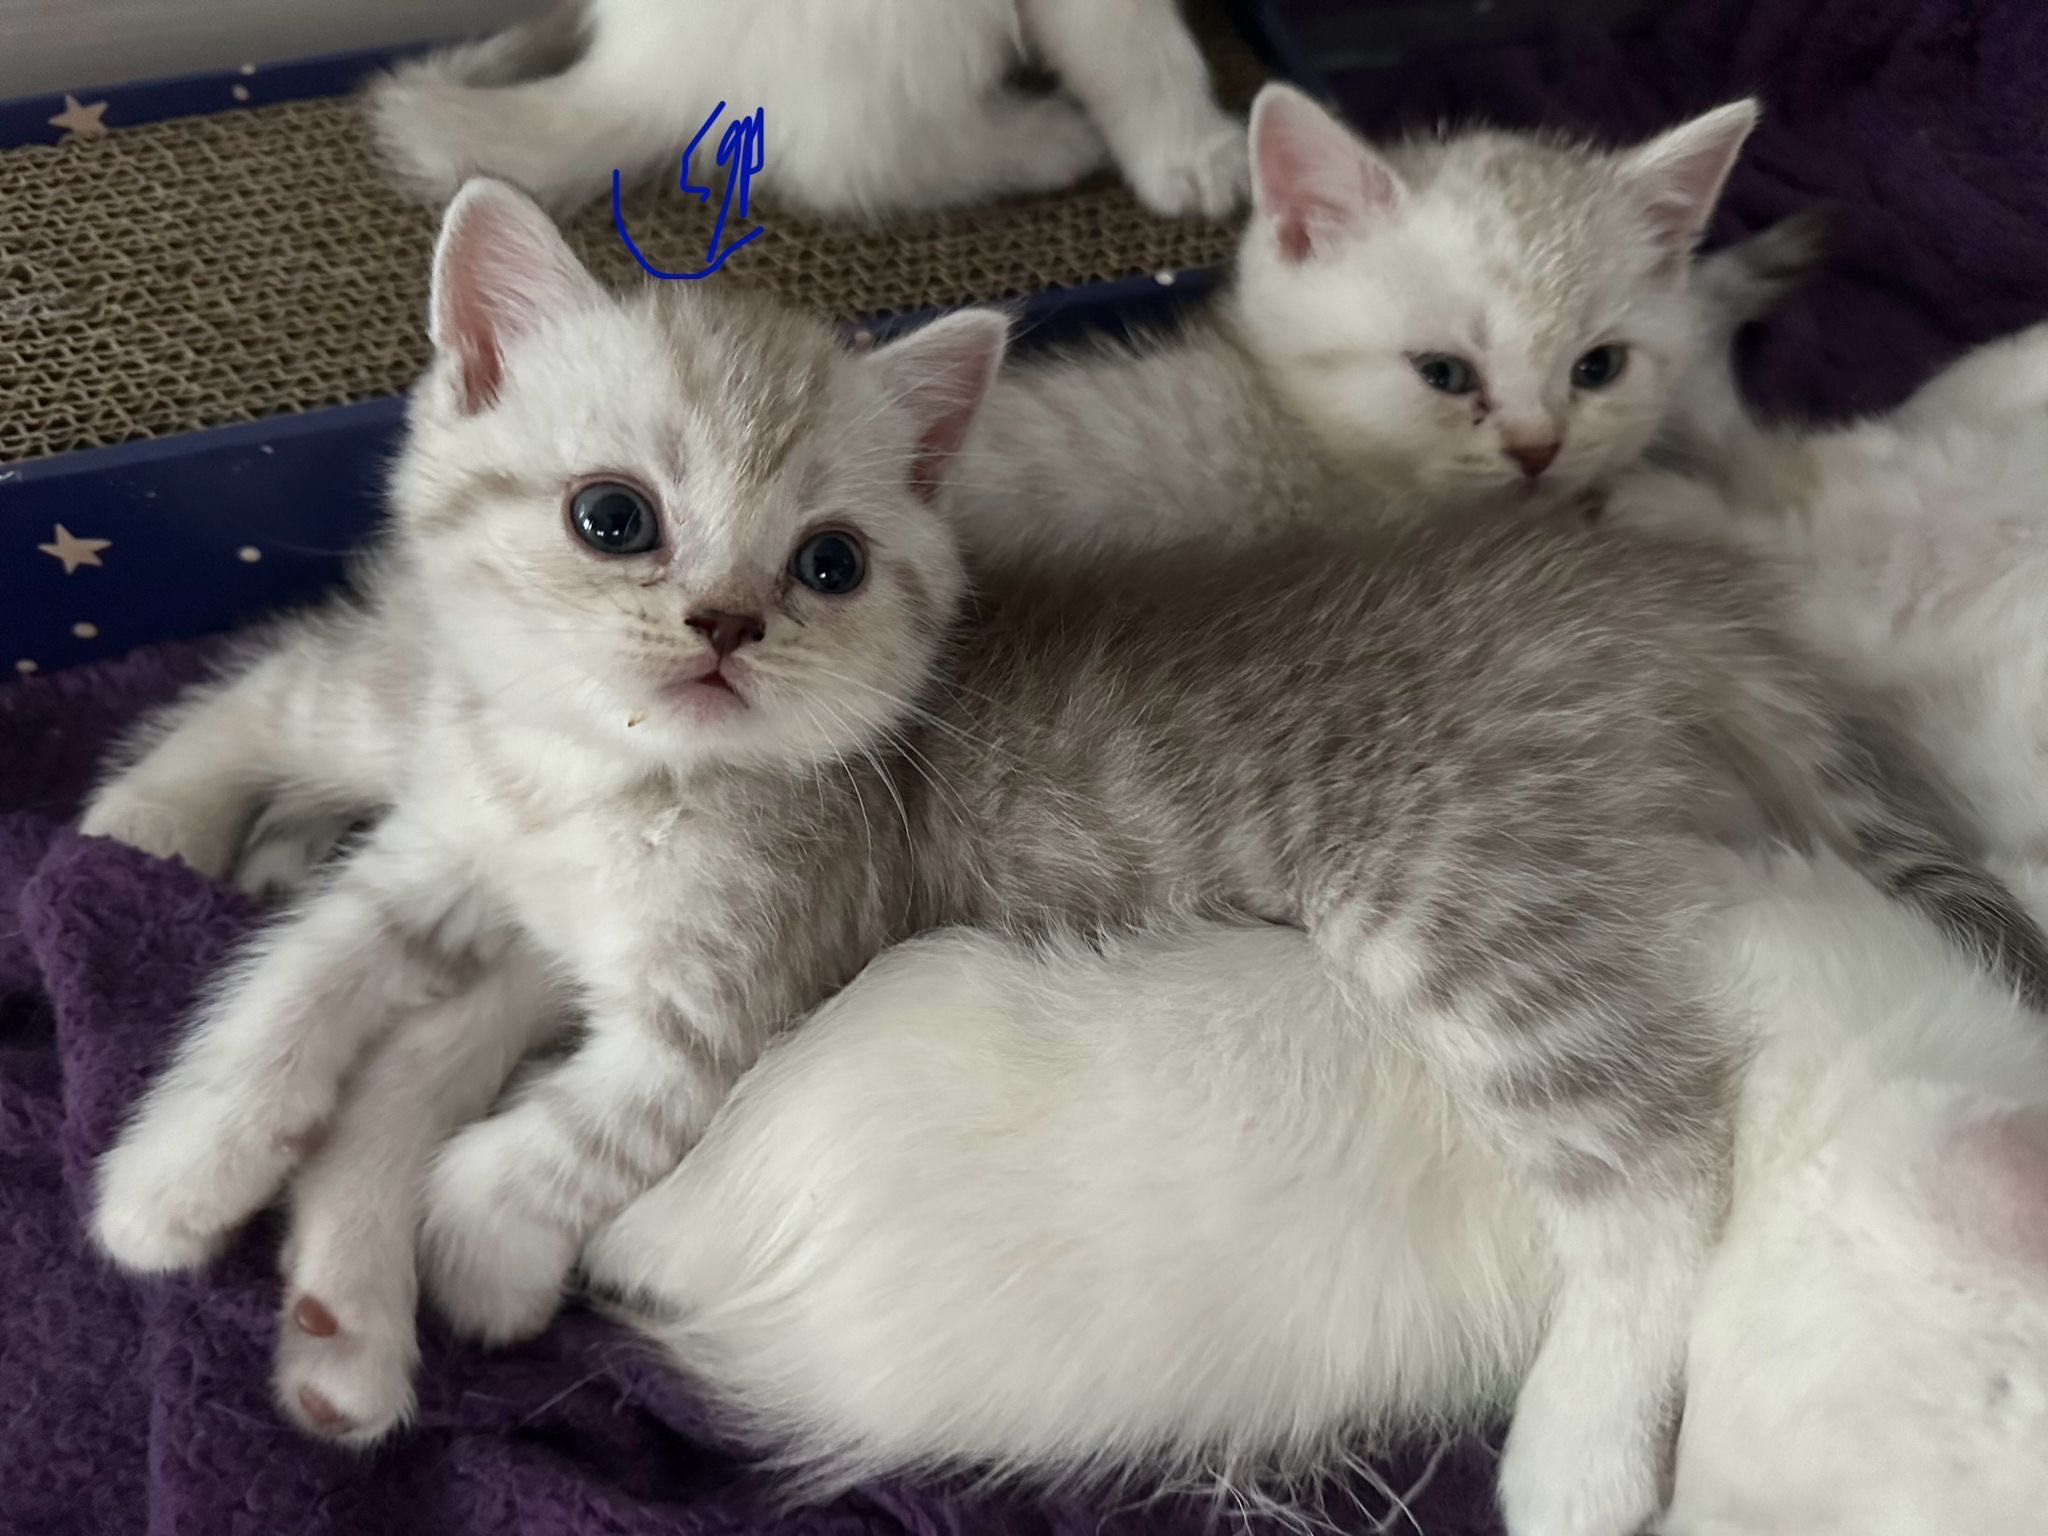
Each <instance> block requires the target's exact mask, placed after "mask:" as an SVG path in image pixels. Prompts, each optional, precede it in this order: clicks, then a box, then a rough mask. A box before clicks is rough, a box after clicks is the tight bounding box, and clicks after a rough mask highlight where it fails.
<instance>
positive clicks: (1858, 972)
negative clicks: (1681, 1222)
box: [585, 858, 2048, 1536]
mask: <svg viewBox="0 0 2048 1536" xmlns="http://www.w3.org/2000/svg"><path fill="white" fill-rule="evenodd" d="M2033 888H2034V890H2035V893H2036V897H2037V904H2036V910H2037V911H2048V903H2043V902H2042V901H2040V900H2039V898H2048V879H2044V878H2043V877H2041V876H2040V875H2039V874H2038V873H2036V875H2035V876H2034V880H2033ZM1723 896H1724V903H1725V904H1724V905H1722V906H1720V907H1718V908H1717V910H1716V911H1715V912H1714V913H1713V914H1712V915H1711V916H1710V917H1708V918H1707V919H1706V921H1705V923H1704V924H1703V927H1702V929H1701V934H1700V937H1701V939H1702V943H1703V948H1704V950H1705V951H1706V953H1707V954H1708V956H1709V957H1710V961H1711V964H1712V966H1713V972H1714V977H1715V980H1716V981H1717V983H1719V984H1720V985H1721V986H1723V987H1724V988H1726V989H1727V995H1728V998H1729V1001H1730V1004H1731V1006H1734V1007H1736V1008H1739V1009H1740V1010H1741V1011H1742V1012H1743V1013H1745V1014H1747V1015H1748V1016H1749V1017H1751V1018H1752V1019H1753V1020H1754V1021H1755V1025H1756V1030H1757V1033H1756V1038H1755V1040H1754V1057H1753V1059H1752V1060H1751V1061H1750V1063H1749V1064H1748V1065H1747V1066H1746V1068H1745V1070H1744V1072H1743V1074H1742V1080H1741V1088H1740V1094H1739V1097H1738V1099H1737V1109H1736V1126H1737V1130H1736V1149H1737V1160H1736V1176H1735V1180H1734V1185H1733V1190H1732V1204H1731V1212H1730V1216H1729V1219H1728V1223H1727V1226H1726V1229H1725V1232H1724V1234H1723V1236H1722V1238H1721V1240H1720V1242H1719V1244H1718V1245H1717V1247H1716V1249H1715V1252H1714V1254H1713V1257H1712V1261H1711V1264H1710V1265H1709V1267H1708V1269H1707V1273H1706V1277H1705V1281H1704V1286H1703V1289H1702V1292H1701V1294H1700V1297H1699V1299H1698V1302H1697V1304H1696V1306H1695V1308H1694V1311H1693V1316H1692V1323H1691V1332H1690V1340H1689V1346H1688V1353H1687V1377H1688V1386H1687V1394H1686V1401H1685V1412H1684V1427H1683V1432H1682V1435H1681V1438H1680V1441H1679V1447H1678V1460H1677V1478H1676V1499H1675V1502H1674V1503H1673V1505H1672V1507H1671V1508H1670V1510H1669V1511H1668V1512H1667V1513H1666V1514H1665V1516H1664V1517H1663V1519H1662V1520H1661V1521H1660V1522H1658V1523H1657V1525H1656V1529H1657V1530H1659V1531H1661V1532H1663V1533H1665V1536H1869V1533H1871V1532H1876V1531H1884V1532H1899V1533H1906V1532H1927V1531H1937V1530H1944V1531H1945V1530H1954V1531H1959V1532H1960V1531H1968V1532H1971V1533H1975V1536H2026V1533H2028V1532H2031V1531H2032V1530H2034V1529H2035V1527H2036V1523H2037V1521H2038V1518H2039V1511H2040V1509H2041V1508H2042V1505H2043V1500H2044V1499H2048V1410H2044V1406H2043V1405H2044V1403H2048V1194H2044V1189H2048V1031H2044V1028H2043V1021H2042V1019H2041V1018H2040V1016H2039V1015H2037V1014H2034V1013H2032V1012H2029V1011H2027V1010H2024V1009H2021V1008H2019V1007H2016V1006H2015V1004H2014V1003H2013V1001H2012V998H2011V996H2010V994H2009V993H2008V992H2007V991H2006V989H2004V988H2003V987H2001V986H1999V985H1997V984H1995V983H1994V982H1993V981H1992V980H1991V979H1990V978H1988V977H1987V976H1986V975H1985V974H1984V973H1982V972H1981V971H1980V970H1977V969H1976V968H1974V967H1972V966H1970V965H1969V964H1968V963H1967V962H1965V961H1964V960H1962V959H1961V957H1959V956H1958V955H1957V954H1956V953H1955V952H1954V951H1953V950H1952V949H1949V948H1948V947H1946V946H1944V945H1942V944H1941V943H1940V942H1939V940H1938V939H1936V938H1935V936H1934V935H1933V934H1932V933H1931V932H1930V931H1929V930H1928V929H1927V928H1926V926H1925V925H1924V924H1921V923H1918V922H1915V921H1914V920H1913V919H1912V917H1911V915H1910V914H1908V913H1906V912H1904V911H1903V910H1901V909H1900V908H1899V907H1897V906H1896V905H1895V904H1890V903H1886V902H1884V901H1883V900H1881V899H1879V898H1878V897H1877V896H1875V895H1874V893H1872V892H1871V891H1870V889H1869V887H1868V886H1867V884H1865V883H1864V882H1862V881H1861V880H1859V879H1858V878H1856V877H1855V876H1854V875H1853V874H1852V873H1850V872H1849V871H1848V870H1847V869H1846V868H1845V867H1843V866H1841V865H1839V864H1837V863H1834V862H1833V861H1831V860H1826V859H1823V860H1820V861H1817V862H1814V863H1811V864H1809V863H1806V862H1803V861H1800V860H1796V859H1789V858H1779V859H1776V860H1773V861H1769V862H1766V863H1763V864H1759V865H1756V866H1750V867H1743V866H1735V867H1731V869H1730V870H1729V884H1728V886H1727V888H1726V889H1725V891H1724V893H1723ZM1317 973H1318V965H1317V955H1316V953H1315V950H1314V947H1313V946H1312V945H1311V944H1310V943H1309V942H1308V941H1307V940H1306V939H1304V938H1303V937H1302V936H1301V935H1299V934H1296V933H1292V932H1288V931H1285V930H1278V929H1271V928H1266V929H1244V928H1229V927H1205V928H1199V929H1192V930H1188V929H1181V930H1175V931H1172V932H1162V933H1157V934H1152V935H1147V936H1143V937H1139V938H1134V939H1131V940H1127V941H1120V942H1117V943H1114V944H1111V945H1109V946H1106V947H1104V948H1101V949H1098V950H1089V949H1082V948H1079V947H1076V946H1072V945H1068V944H1054V945H1050V946H1047V947H1046V948H1044V949H1042V950H1039V951H1032V950H1028V949H1023V948H1020V947H1018V946H1016V945H1014V944H1010V943H1007V942H1005V941H1003V940H1001V939H999V938H996V937H994V936H992V935H987V934H976V933H972V932H969V931H965V930H958V931H952V932H948V933H945V934H941V935H935V936H933V937H931V938H927V939H923V940H920V941H918V942H916V943H914V944H909V945H904V946H901V947H899V948H898V949H896V950H895V951H893V952H892V953H891V954H890V955H888V956H887V957H886V958H885V959H883V960H882V961H880V962H878V963H877V964H876V965H874V966H872V967H871V968H870V969H869V970H868V971H867V972H866V973H864V974H863V975H862V977H861V978H860V980H858V981H857V982H856V983H854V985H853V986H851V987H849V988H848V989H847V990H846V991H844V992H842V993H841V994H840V995H839V996H838V997H837V998H835V999H834V1000H833V1001H832V1002H831V1003H829V1004H828V1005H826V1007H825V1008H823V1009H821V1010H820V1011H819V1012H818V1013H817V1014H816V1015H814V1016H813V1018H812V1019H811V1020H810V1021H809V1022H808V1023H807V1024H806V1025H805V1027H804V1028H803V1029H802V1030H801V1031H799V1032H797V1033H795V1034H794V1035H792V1036H790V1037H788V1038H787V1039H786V1040H785V1041H783V1042H781V1043H779V1044H778V1045H777V1046H776V1047H775V1048H774V1050H773V1051H771V1052H770V1054H769V1056H768V1057H767V1058H766V1059H765V1060H764V1061H763V1062H762V1063H761V1064H760V1066H758V1067H757V1068H756V1069H755V1070H754V1072H752V1073H751V1074H749V1076H748V1078H747V1079H746V1081H745V1082H743V1083H742V1084H741V1085H740V1088H739V1090H738V1091H737V1092H736V1093H735V1095H734V1096H733V1098H732V1100H731V1101H730V1102H729V1103H728V1105H727V1106H726V1108H725V1109H724V1110H723V1111H722V1112H721V1114H720V1116H719V1118H718V1119H717V1120H716V1121H715V1122H714V1124H713V1126H712V1128H711V1130H710V1132H709V1133H708V1134H707V1135H706V1137H705V1139H704V1141H703V1142H702V1143H701V1144H700V1145H699V1146H698V1147H697V1148H696V1150H694V1151H693V1152H692V1153H691V1154H690V1156H689V1157H688V1158H686V1159H685V1160H684V1161H683V1163H682V1165H681V1167H680V1168H679V1169H678V1170H677V1171H676V1172H675V1173H674V1174H672V1175H671V1176H670V1177H669V1178H668V1179H667V1180H665V1181H664V1182H663V1183H662V1185H661V1186H659V1187H658V1188H657V1189H655V1190H653V1191H651V1192H649V1193H648V1194H646V1195H644V1196H642V1197H641V1198H640V1200H638V1201H637V1202H635V1204H634V1205H633V1206H632V1207H631V1208H629V1209H628V1211H627V1212H626V1214H625V1215H624V1216H622V1217H621V1218H620V1219H619V1220H618V1221H617V1222H615V1223H614V1224H613V1225H612V1226H611V1227H610V1228H609V1229H607V1230H606V1231H605V1232H604V1233H602V1234H601V1235H600V1236H599V1237H598V1238H597V1239H596V1240H595V1242H593V1244H592V1245H591V1247H590V1248H589V1249H588V1250H587V1252H586V1255H585V1267H586V1269H587V1271H588V1272H589V1274H590V1276H591V1278H592V1280H593V1282H594V1283H595V1284H596V1285H597V1286H598V1287H599V1288H600V1289H601V1290H603V1291H605V1292H607V1293H610V1294H611V1295H612V1296H613V1297H614V1298H615V1302H614V1305H615V1306H616V1308H617V1310H619V1311H620V1312H621V1313H622V1314H623V1315H624V1316H626V1317H627V1318H628V1319H629V1320H630V1321H633V1322H635V1323H636V1324H637V1325H638V1326H640V1327H642V1328H644V1329H646V1330H647V1331H648V1332H649V1333H650V1334H651V1335H652V1336H653V1337H654V1338H656V1339H657V1340H659V1341H660V1342H661V1343H662V1344H664V1345H665V1346H666V1347H667V1348H669V1349H670V1350H671V1351H672V1352H673V1354H674V1356H675V1358H676V1359H677V1360H678V1362H679V1363H680V1364H681V1365H682V1366H683V1368H684V1369H685V1370H686V1371H687V1372H688V1373H689V1374H690V1375H692V1376H693V1377H695V1378H697V1379H698V1380H700V1381H702V1382H703V1383H705V1384H706V1385H707V1386H709V1387H711V1388H712V1389H713V1390H714V1391H715V1393H716V1394H717V1395H718V1396H719V1397H720V1398H721V1399H722V1400H723V1401H725V1402H726V1403H728V1404H730V1405H731V1406H732V1407H733V1408H734V1409H736V1410H737V1411H739V1412H741V1413H744V1414H745V1415H747V1416H748V1417H750V1418H751V1420H752V1421H753V1423H754V1424H755V1425H756V1427H757V1428H758V1429H759V1430H760V1431H761V1432H762V1433H763V1434H764V1435H766V1436H768V1437H770V1438H771V1439H773V1440H774V1441H776V1442H779V1443H781V1444H783V1445H785V1446H788V1447H791V1448H793V1454H794V1455H795V1456H796V1457H798V1458H799V1459H800V1460H801V1461H803V1462H806V1463H808V1464H810V1465H811V1466H813V1467H814V1468H816V1469H817V1471H818V1474H819V1476H820V1477H821V1478H824V1479H827V1480H837V1479H840V1478H852V1477H857V1476H861V1475H865V1474H867V1473H871V1472H874V1471H876V1470H879V1469H882V1468H892V1469H893V1468H898V1467H904V1466H929V1465H933V1464H947V1465H950V1464H953V1463H955V1462H956V1461H959V1460H961V1459H963V1458H965V1459H971V1460H973V1461H975V1462H977V1463H985V1464H989V1465H993V1466H996V1467H1004V1468H1011V1469H1017V1470H1025V1469H1029V1470H1032V1471H1043V1470H1044V1469H1046V1468H1048V1467H1051V1468H1060V1469H1068V1468H1073V1469H1085V1468H1089V1467H1092V1466H1102V1465H1112V1466H1122V1465H1127V1464H1140V1465H1143V1464H1147V1463H1153V1464H1157V1463H1160V1462H1164V1463H1166V1464H1168V1465H1176V1464H1179V1465H1188V1464H1192V1465H1193V1466H1196V1467H1199V1468H1203V1469H1209V1468H1221V1469H1224V1470H1225V1471H1227V1472H1228V1473H1230V1474H1231V1475H1232V1476H1233V1477H1236V1478H1242V1477H1247V1476H1252V1477H1255V1476H1256V1475H1257V1473H1258V1472H1259V1471H1260V1470H1261V1469H1262V1468H1263V1469H1266V1470H1268V1471H1271V1470H1273V1469H1275V1468H1276V1467H1277V1468H1281V1469H1288V1468H1293V1467H1296V1466H1299V1465H1302V1464H1306V1465H1309V1466H1315V1465H1320V1464H1323V1463H1324V1462H1325V1460H1326V1459H1327V1458H1328V1457H1329V1455H1330V1453H1331V1452H1332V1450H1333V1448H1334V1447H1335V1446H1337V1445H1338V1444H1339V1443H1342V1444H1345V1445H1347V1446H1348V1447H1350V1448H1351V1449H1353V1450H1355V1449H1357V1448H1358V1447H1359V1446H1360V1445H1361V1444H1363V1445H1367V1446H1369V1445H1370V1443H1371V1441H1372V1440H1373V1438H1375V1437H1376V1436H1377V1435H1379V1434H1381V1433H1383V1432H1391V1433H1395V1434H1402V1435H1405V1434H1409V1433H1412V1432H1413V1431H1415V1430H1416V1429H1417V1428H1418V1427H1421V1426H1429V1425H1441V1426H1444V1427H1447V1428H1448V1427H1452V1426H1457V1425H1462V1424H1468V1423H1483V1422H1485V1421H1486V1420H1488V1419H1490V1418H1492V1417H1494V1416H1495V1415H1497V1414H1498V1413H1499V1412H1500V1411H1502V1410H1503V1409H1505V1407H1506V1406H1507V1404H1508V1403H1509V1402H1510V1400H1511V1398H1512V1395H1513V1392H1514V1388H1515V1384H1516V1382H1517V1381H1518V1380H1519V1379H1520V1377H1521V1375H1522V1373H1523V1372H1524V1371H1525V1370H1526V1369H1527V1367H1528V1364H1529V1362H1530V1360H1531V1358H1532V1357H1533V1355H1534V1353H1535V1351H1536V1348H1537V1345H1538V1341H1539V1340H1540V1339H1541V1337H1542V1335H1543V1330H1544V1327H1545V1323H1546V1318H1547V1316H1548V1311H1549V1305H1550V1298H1551V1296H1552V1294H1553V1287H1554V1285H1555V1272H1554V1267H1553V1265H1552V1262H1551V1260H1550V1257H1549V1254H1548V1251H1547V1247H1546V1243H1545V1234H1544V1231H1543V1227H1542V1223H1541V1222H1540V1221H1539V1220H1538V1219H1537V1216H1536V1211H1537V1209H1538V1207H1537V1205H1536V1204H1535V1202H1534V1201H1533V1200H1532V1198H1531V1191H1530V1190H1529V1188H1528V1186H1527V1182H1526V1179H1525V1178H1524V1177H1522V1176H1520V1175H1518V1173H1517V1172H1516V1170H1514V1169H1512V1168H1509V1167H1507V1166H1504V1165H1503V1163H1502V1162H1501V1160H1500V1159H1499V1158H1498V1157H1497V1156H1495V1155H1493V1154H1492V1153H1491V1152H1490V1151H1489V1150H1488V1148H1487V1146H1486V1143H1485V1140H1484V1138H1483V1137H1482V1136H1481V1135H1479V1134H1478V1127H1477V1126H1476V1125H1475V1124H1474V1123H1473V1121H1472V1118H1471V1116H1470V1115H1469V1113H1468V1111H1467V1109H1466V1107H1465V1106H1464V1105H1462V1104H1461V1103H1460V1102H1459V1101H1458V1100H1457V1099H1456V1098H1455V1097H1452V1096H1449V1095H1446V1094H1445V1093H1444V1092H1443V1091H1442V1088H1441V1085H1440V1083H1439V1082H1438V1081H1437V1080H1435V1079H1433V1078H1432V1077H1431V1076H1430V1075H1429V1074H1427V1073H1425V1072H1423V1071H1421V1070H1420V1069H1419V1068H1418V1066H1417V1064H1416V1063H1415V1062H1414V1060H1413V1059H1412V1058H1411V1057H1409V1056H1408V1055H1407V1054H1406V1053H1405V1052H1403V1051H1402V1050H1401V1049H1400V1048H1399V1044H1398V1042H1399V1041H1400V1039H1401V1038H1402V1035H1401V1028H1402V1026H1401V1025H1400V1023H1399V1021H1398V1020H1397V1019H1394V1018H1392V1017H1389V1016H1387V1015H1385V1014H1378V1013H1370V1012H1368V1013H1366V1014H1364V1015H1361V1013H1360V1012H1359V1011H1358V1009H1357V1008H1356V1007H1355V1006H1354V1005H1353V1004H1355V1000H1353V1003H1352V1004H1347V1003H1346V1001H1344V1000H1343V999H1341V998H1340V997H1339V996H1338V994H1337V993H1336V992H1335V991H1334V990H1333V989H1332V988H1331V987H1330V986H1329V984H1328V983H1327V981H1326V980H1324V979H1323V978H1322V977H1320V976H1319V975H1318V974H1317ZM1550 1528H1551V1529H1567V1530H1578V1531H1583V1530H1591V1529H1594V1528H1595V1527H1593V1526H1591V1525H1563V1526H1556V1527H1550ZM1601 1528H1603V1529H1604V1528H1605V1527H1601Z"/></svg>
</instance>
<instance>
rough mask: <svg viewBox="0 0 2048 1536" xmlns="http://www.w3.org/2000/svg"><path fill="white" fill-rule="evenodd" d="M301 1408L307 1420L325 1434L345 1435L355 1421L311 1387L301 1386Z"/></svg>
mask: <svg viewBox="0 0 2048 1536" xmlns="http://www.w3.org/2000/svg"><path fill="white" fill-rule="evenodd" d="M299 1409H300V1411H301V1412H302V1413H304V1414H305V1415H306V1422H307V1423H308V1424H311V1425H312V1426H313V1427H314V1428H315V1429H317V1430H319V1431H320V1432H321V1433H322V1434H325V1435H345V1434H347V1433H348V1432H349V1431H350V1430H352V1429H354V1428H355V1421H354V1420H353V1419H351V1418H350V1417H349V1416H348V1415H347V1414H345V1413H343V1412H342V1411H341V1410H340V1409H339V1408H337V1407H335V1406H334V1404H332V1403H330V1402H329V1401H328V1400H327V1399H326V1398H325V1397H324V1396H322V1395H321V1394H320V1393H319V1392H316V1391H314V1390H313V1388H311V1387H301V1388H299Z"/></svg>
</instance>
